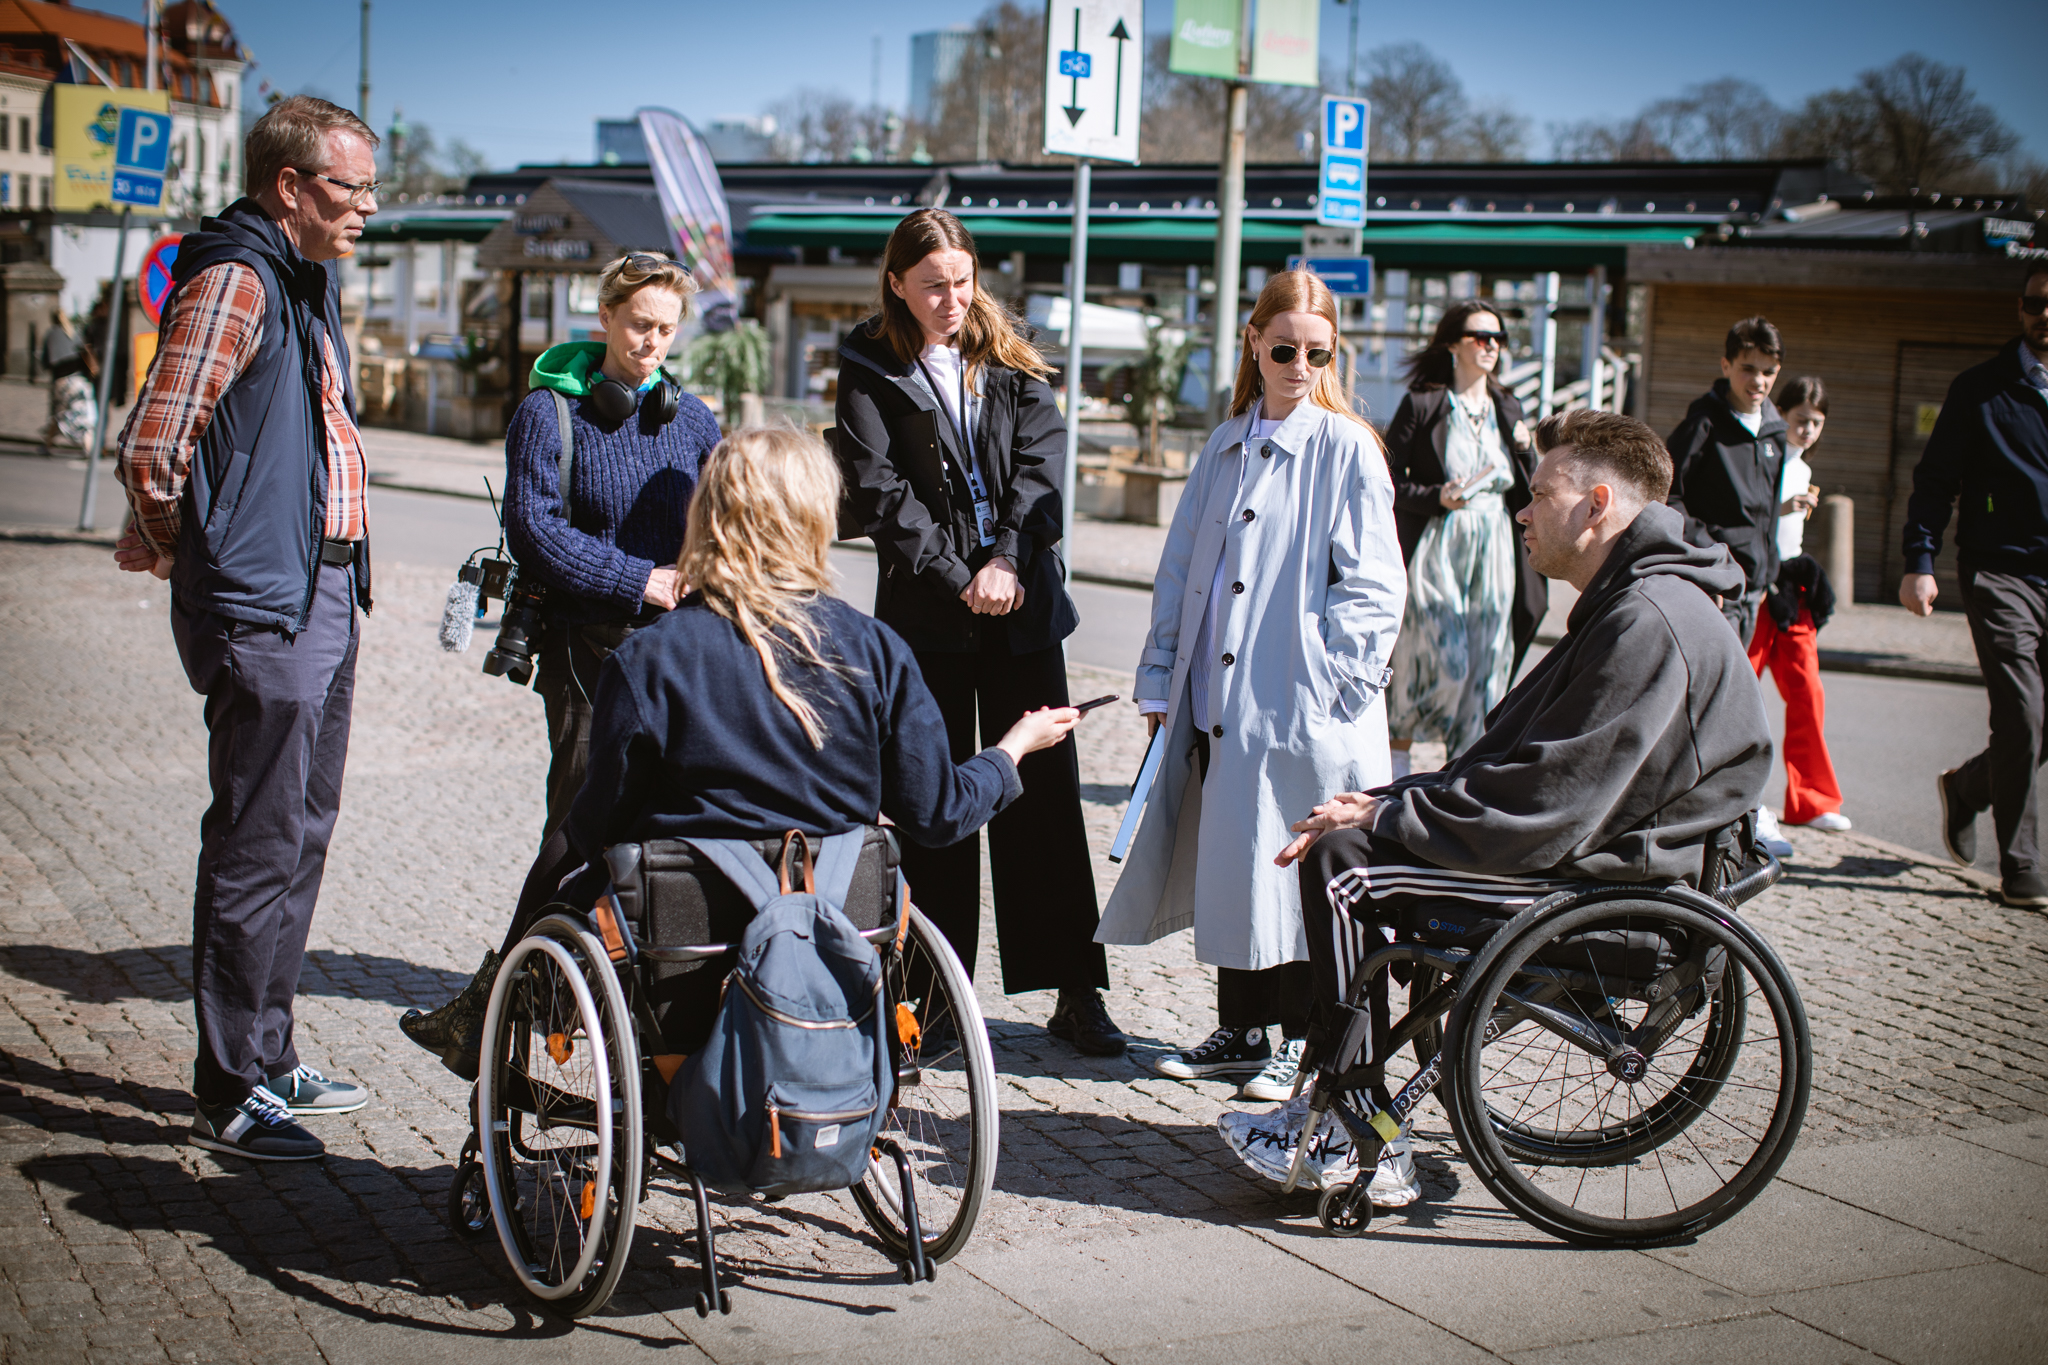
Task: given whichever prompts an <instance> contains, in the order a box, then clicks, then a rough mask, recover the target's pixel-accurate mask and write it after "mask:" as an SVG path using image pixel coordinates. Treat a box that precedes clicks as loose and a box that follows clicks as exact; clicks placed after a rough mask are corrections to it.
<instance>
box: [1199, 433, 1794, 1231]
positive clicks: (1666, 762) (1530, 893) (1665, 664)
mask: <svg viewBox="0 0 2048 1365" xmlns="http://www.w3.org/2000/svg"><path fill="white" fill-rule="evenodd" d="M1537 446H1538V448H1539V449H1540V450H1542V451H1543V459H1542V462H1541V463H1540V464H1539V465H1538V466H1537V468H1536V475H1535V477H1534V479H1532V480H1531V484H1530V489H1531V493H1532V494H1533V498H1532V501H1531V502H1530V504H1529V506H1527V507H1526V508H1524V509H1523V510H1522V511H1521V512H1519V513H1517V514H1516V520H1517V521H1518V522H1520V523H1521V525H1522V527H1523V528H1524V529H1523V539H1524V540H1525V541H1526V542H1527V544H1528V547H1529V559H1530V562H1531V563H1532V564H1534V565H1535V567H1536V569H1537V570H1538V572H1540V573H1542V574H1543V575H1544V576H1545V577H1547V578H1562V579H1564V580H1565V581H1567V582H1569V583H1570V584H1571V585H1572V586H1573V587H1575V588H1577V589H1578V590H1579V600H1578V604H1577V605H1576V606H1575V607H1573V609H1572V613H1571V617H1570V619H1569V622H1568V630H1567V632H1566V634H1565V637H1564V639H1563V640H1562V641H1560V642H1559V643H1558V644H1557V646H1556V647H1554V648H1553V649H1552V650H1551V651H1550V653H1549V654H1547V655H1546V656H1545V657H1544V658H1543V660H1542V662H1540V663H1538V664H1537V665H1536V666H1535V667H1534V668H1533V669H1531V670H1530V672H1529V676H1528V677H1526V678H1525V679H1523V680H1522V682H1521V684H1520V685H1519V686H1517V687H1516V688H1515V689H1514V690H1513V691H1511V692H1509V693H1508V695H1507V696H1506V697H1505V698H1503V699H1502V701H1501V704H1500V705H1499V706H1498V707H1496V708H1495V709H1494V711H1493V714H1492V715H1491V716H1489V717H1488V718H1487V719H1488V722H1489V723H1488V726H1487V729H1486V732H1485V734H1483V735H1481V736H1480V738H1479V739H1478V740H1477V741H1476V742H1475V743H1474V744H1473V745H1472V747H1471V748H1469V749H1467V750H1466V751H1465V752H1464V753H1462V754H1460V755H1459V756H1458V757H1457V758H1456V759H1454V760H1453V761H1452V762H1451V764H1450V766H1449V767H1447V768H1445V769H1444V770H1442V771H1441V772H1434V773H1418V774H1416V775H1415V776H1413V777H1408V778H1403V779H1401V780H1400V781H1398V782H1395V783H1393V784H1392V785H1390V786H1386V787H1380V788H1376V789H1375V790H1374V791H1372V792H1348V793H1345V794H1344V795H1341V796H1335V797H1332V798H1331V799H1330V800H1329V801H1326V802H1324V803H1323V804H1322V805H1320V806H1317V807H1316V808H1315V810H1314V811H1313V812H1312V813H1311V814H1310V815H1309V816H1308V817H1307V818H1305V819H1303V820H1302V821H1301V822H1300V823H1298V824H1296V825H1295V826H1294V829H1295V831H1296V832H1297V833H1298V834H1299V835H1300V837H1299V838H1297V839H1296V840H1295V841H1294V842H1293V843H1291V844H1289V845H1288V846H1287V848H1286V849H1285V850H1284V851H1283V852H1282V854H1281V855H1280V856H1281V860H1282V862H1283V864H1284V863H1287V862H1296V861H1299V862H1300V863H1301V891H1302V894H1301V901H1302V927H1303V930H1304V932H1305V933H1306V935H1307V938H1308V955H1309V961H1310V964H1311V967H1312V969H1313V971H1314V973H1315V978H1316V991H1317V994H1318V995H1319V996H1321V997H1322V998H1324V999H1328V1000H1341V999H1342V998H1344V995H1345V992H1346V991H1347V990H1348V989H1349V985H1350V975H1351V972H1352V970H1353V969H1354V968H1355V967H1356V966H1357V965H1358V964H1360V963H1361V962H1363V961H1364V959H1365V958H1366V957H1367V956H1368V955H1369V954H1370V953H1372V952H1374V951H1376V949H1377V948H1378V947H1379V946H1380V945H1381V944H1382V943H1384V941H1385V940H1384V939H1383V938H1382V936H1381V934H1380V932H1379V928H1378V926H1380V925H1382V924H1399V923H1403V922H1404V921H1403V918H1402V912H1403V911H1404V910H1412V909H1419V908H1423V907H1427V908H1428V909H1429V910H1430V912H1431V913H1432V914H1434V915H1436V916H1437V917H1438V918H1439V919H1440V920H1441V917H1442V915H1443V913H1444V911H1445V910H1446V909H1447V908H1449V909H1451V910H1454V911H1457V912H1459V913H1458V915H1457V918H1459V919H1465V920H1469V922H1470V925H1471V930H1470V935H1471V939H1472V941H1473V942H1480V941H1483V940H1484V938H1485V936H1486V935H1487V934H1488V933H1490V932H1491V929H1492V927H1493V923H1497V922H1498V921H1499V920H1501V919H1504V918H1506V917H1508V916H1511V915H1513V914H1514V913H1515V912H1516V911H1518V910H1521V909H1523V908H1525V907H1527V906H1528V905H1530V904H1533V903H1534V902H1535V901H1536V900H1537V899H1539V898H1540V897H1542V896H1543V895H1545V894H1547V893H1548V892H1549V891H1550V890H1552V889H1554V888H1556V887H1559V886H1562V885H1564V884H1567V883H1569V882H1574V881H1630V882H1633V881H1643V882H1672V881H1684V882H1691V883H1697V882H1698V880H1699V876H1700V872H1701V868H1702V866H1703V864H1704V861H1705V846H1706V842H1707V839H1708V836H1709V835H1711V834H1712V833H1713V832H1714V831H1716V830H1718V829H1720V828H1722V827H1723V826H1725V825H1728V824H1730V823H1732V822H1734V821H1736V820H1739V819H1741V818H1742V816H1743V815H1744V814H1745V813H1746V812H1748V811H1751V810H1753V809H1755V808H1756V804H1757V800H1758V798H1759V797H1760V796H1761V795H1762V794H1763V788H1764V782H1765V779H1766V778H1767V777H1768V776H1769V775H1770V770H1771V731H1770V726H1769V724H1768V722H1767V721H1766V720H1765V717H1764V706H1763V695H1762V693H1761V692H1760V691H1759V690H1758V688H1757V684H1756V675H1755V674H1754V673H1752V672H1751V671H1750V668H1749V661H1748V659H1747V657H1746V656H1745V654H1744V652H1743V647H1742V642H1741V641H1740V640H1738V639H1736V638H1735V634H1734V632H1733V631H1730V630H1729V629H1728V628H1727V627H1726V625H1725V624H1724V622H1723V620H1722V616H1721V601H1722V599H1724V598H1726V597H1728V596H1730V595H1732V594H1737V593H1740V592H1741V591H1742V590H1743V588H1744V584H1745V579H1744V573H1743V570H1742V569H1741V568H1740V567H1739V566H1738V565H1737V564H1735V563H1734V561H1733V560H1732V559H1731V558H1730V556H1729V553H1728V550H1727V547H1726V546H1723V545H1718V544H1716V545H1713V546H1711V547H1701V546H1697V545H1694V544H1691V543H1689V542H1688V541H1687V539H1686V535H1685V523H1684V520H1683V518H1682V517H1681V516H1680V515H1679V513H1678V512H1676V511H1675V510H1673V509H1672V508H1670V507H1668V506H1665V505H1664V499H1665V497H1666V496H1667V494H1668V493H1669V491H1670V487H1671V458H1670V455H1669V454H1668V453H1667V452H1666V450H1665V448H1664V445H1663V443H1662V442H1661V441H1659V440H1658V439H1657V436H1656V433H1654V432H1652V431H1651V430H1650V429H1649V428H1648V427H1646V426H1644V425H1643V424H1642V423H1641V422H1638V421H1636V420H1635V419H1634V418H1631V417H1623V416H1621V415H1620V414H1618V413H1607V412H1590V411H1582V412H1573V413H1565V414H1560V415H1557V416H1553V417H1549V418H1546V419H1545V420H1544V421H1543V423H1542V424H1541V426H1539V427H1538V428H1537ZM1488 921H1492V922H1493V923H1488ZM1372 995H1373V1004H1374V1011H1375V1013H1376V1014H1378V1015H1380V1017H1381V1018H1382V1019H1383V1018H1384V1013H1383V1012H1384V1010H1385V998H1386V997H1385V984H1384V982H1383V981H1377V982H1374V983H1373V991H1372ZM1383 1026H1384V1025H1383V1024H1382V1027H1383ZM1379 1098H1380V1099H1381V1100H1382V1101H1384V1099H1385V1097H1384V1096H1381V1097H1379ZM1290 1103H1292V1104H1294V1105H1296V1106H1297V1108H1298V1109H1299V1110H1301V1111H1302V1113H1305V1111H1306V1103H1305V1100H1303V1099H1297V1100H1295V1101H1291V1102H1290ZM1381 1107H1382V1108H1384V1107H1385V1105H1384V1103H1382V1105H1381ZM1290 1118H1291V1123H1290V1121H1289V1120H1290ZM1217 1126H1218V1128H1219V1129H1221V1131H1222V1133H1223V1136H1224V1139H1225V1141H1227V1142H1228V1143H1229V1144H1230V1145H1231V1147H1232V1149H1233V1150H1235V1151H1237V1153H1238V1155H1239V1156H1241V1157H1242V1158H1244V1160H1245V1161H1246V1162H1247V1163H1248V1164H1249V1165H1251V1166H1252V1167H1253V1169H1255V1170H1258V1171H1260V1172H1261V1173H1263V1174H1268V1175H1273V1176H1274V1178H1276V1179H1280V1178H1284V1176H1285V1173H1286V1171H1287V1168H1288V1167H1289V1166H1290V1165H1291V1164H1292V1162H1293V1157H1294V1150H1293V1149H1294V1145H1295V1144H1296V1143H1297V1142H1299V1140H1300V1130H1301V1113H1294V1114H1291V1115H1290V1113H1289V1112H1288V1109H1287V1107H1286V1106H1282V1108H1281V1109H1280V1110H1278V1111H1275V1112H1273V1113H1271V1114H1261V1115H1251V1114H1229V1113H1226V1114H1225V1115H1223V1117H1222V1118H1220V1119H1219V1120H1218V1121H1217ZM1316 1141H1319V1142H1321V1143H1322V1144H1323V1150H1312V1152H1311V1155H1310V1158H1309V1165H1310V1166H1311V1167H1312V1168H1313V1169H1314V1170H1315V1171H1316V1173H1317V1174H1318V1176H1319V1177H1322V1176H1323V1175H1325V1174H1328V1175H1329V1176H1330V1180H1329V1181H1328V1183H1336V1182H1337V1181H1339V1180H1344V1179H1349V1178H1350V1177H1349V1176H1348V1174H1345V1173H1344V1162H1345V1160H1346V1158H1347V1154H1348V1145H1349V1144H1348V1141H1347V1140H1346V1139H1345V1138H1344V1136H1343V1130H1342V1129H1341V1128H1336V1129H1334V1131H1333V1132H1331V1133H1327V1134H1321V1135H1319V1136H1318V1138H1317V1139H1316ZM1312 1146H1313V1143H1312ZM1350 1159H1351V1160H1352V1161H1353V1162H1354V1163H1355V1157H1352V1158H1350ZM1326 1168H1327V1169H1326ZM1371 1188H1372V1198H1373V1202H1374V1203H1375V1204H1378V1205H1380V1206H1381V1207H1399V1206H1400V1205H1402V1204H1406V1203H1410V1202H1412V1201H1413V1200H1414V1199H1415V1198H1416V1197H1417V1196H1418V1194H1419V1193H1420V1188H1419V1186H1418V1185H1417V1183H1416V1179H1415V1169H1414V1162H1413V1159H1412V1158H1411V1156H1410V1155H1409V1150H1408V1138H1407V1134H1406V1133H1405V1132H1403V1133H1402V1135H1401V1136H1400V1137H1399V1138H1398V1139H1396V1140H1395V1141H1394V1142H1392V1143H1389V1144H1388V1145H1387V1148H1386V1150H1385V1152H1384V1153H1383V1154H1382V1156H1381V1159H1380V1168H1379V1170H1378V1171H1377V1172H1376V1173H1375V1175H1374V1178H1373V1182H1372V1187H1371ZM1382 1195H1385V1196H1386V1198H1385V1199H1384V1200H1383V1199H1382Z"/></svg>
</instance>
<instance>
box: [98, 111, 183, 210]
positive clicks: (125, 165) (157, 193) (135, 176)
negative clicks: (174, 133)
mask: <svg viewBox="0 0 2048 1365" xmlns="http://www.w3.org/2000/svg"><path fill="white" fill-rule="evenodd" d="M170 164H171V116H170V115H169V114H158V113H152V112H151V111H150V110H147V109H135V108H123V109H122V110H121V126H120V130H119V132H118V133H117V134H116V135H115V138H114V175H113V180H112V183H111V185H110V187H109V188H110V190H111V193H110V194H109V196H108V197H109V198H111V199H112V200H113V201H114V202H115V203H117V204H131V205H134V206H136V207H139V208H151V209H154V208H161V207H163V202H164V172H165V171H167V170H168V169H169V168H170Z"/></svg>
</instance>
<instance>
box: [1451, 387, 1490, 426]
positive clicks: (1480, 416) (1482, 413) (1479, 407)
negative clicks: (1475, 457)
mask: <svg viewBox="0 0 2048 1365" xmlns="http://www.w3.org/2000/svg"><path fill="white" fill-rule="evenodd" d="M1451 406H1452V407H1453V408H1455V409H1456V410H1457V411H1458V413H1459V414H1460V415H1461V416H1463V417H1464V419H1465V421H1466V424H1467V425H1469V426H1470V427H1471V428H1472V434H1473V435H1474V436H1477V435H1478V434H1479V433H1480V432H1481V431H1484V430H1485V429H1486V415H1487V413H1488V412H1489V411H1491V410H1492V408H1493V403H1492V402H1491V401H1490V400H1489V401H1486V402H1483V403H1479V404H1474V403H1471V402H1469V401H1468V400H1465V399H1461V398H1459V397H1458V395H1457V394H1456V393H1453V394H1452V395H1451Z"/></svg>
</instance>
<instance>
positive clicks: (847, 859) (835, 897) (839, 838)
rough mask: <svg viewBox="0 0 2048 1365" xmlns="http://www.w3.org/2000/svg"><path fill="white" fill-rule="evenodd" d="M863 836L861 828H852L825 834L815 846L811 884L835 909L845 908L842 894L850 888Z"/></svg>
mask: <svg viewBox="0 0 2048 1365" xmlns="http://www.w3.org/2000/svg"><path fill="white" fill-rule="evenodd" d="M866 834H867V830H866V829H865V828H863V827H861V826H859V825H856V826H854V827H853V828H852V829H850V830H848V831H846V833H844V834H831V835H827V836H826V837H825V838H824V839H823V840H821V841H820V842H819V844H818V870H817V874H816V876H815V878H814V880H813V885H815V886H816V887H817V888H818V894H819V895H820V896H823V897H824V898H825V900H826V903H827V904H829V905H831V906H832V908H833V909H835V910H844V909H846V893H847V892H849V891H851V890H852V889H853V873H854V869H855V868H856V867H858V866H859V865H860V846H861V841H862V839H863V837H864V836H865V835H866Z"/></svg>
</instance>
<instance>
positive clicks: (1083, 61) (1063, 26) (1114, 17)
mask: <svg viewBox="0 0 2048 1365" xmlns="http://www.w3.org/2000/svg"><path fill="white" fill-rule="evenodd" d="M1144 31H1145V6H1144V0H1052V3H1051V4H1049V5H1048V6H1047V7H1046V44H1045V58H1046V63H1045V150H1046V151H1048V152H1050V153H1053V154H1054V155H1058V156H1085V157H1091V158H1094V159H1096V160H1100V161H1131V162H1135V161H1136V160H1137V159H1138V97H1139V94H1140V93H1141V90H1142V87H1143V85H1144V74H1145V73H1144V56H1143V48H1144V45H1143V44H1142V43H1140V42H1138V41H1137V40H1136V39H1135V38H1134V37H1133V36H1132V35H1133V34H1142V33H1143V32H1144Z"/></svg>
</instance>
